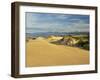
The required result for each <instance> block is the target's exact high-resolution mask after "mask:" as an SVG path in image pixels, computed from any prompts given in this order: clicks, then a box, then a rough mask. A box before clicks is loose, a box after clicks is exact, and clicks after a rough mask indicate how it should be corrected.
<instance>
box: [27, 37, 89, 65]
mask: <svg viewBox="0 0 100 80" xmlns="http://www.w3.org/2000/svg"><path fill="white" fill-rule="evenodd" d="M78 64H89V51H87V50H83V49H80V48H76V47H69V46H64V45H56V44H51V43H49V42H48V41H47V40H44V39H36V40H29V41H28V42H27V43H26V67H37V66H56V65H78Z"/></svg>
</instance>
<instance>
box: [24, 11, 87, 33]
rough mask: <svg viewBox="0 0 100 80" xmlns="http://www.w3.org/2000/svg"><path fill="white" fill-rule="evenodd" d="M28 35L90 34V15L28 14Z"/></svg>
mask: <svg viewBox="0 0 100 80" xmlns="http://www.w3.org/2000/svg"><path fill="white" fill-rule="evenodd" d="M25 16H26V19H25V20H26V33H34V32H89V15H76V14H54V13H34V12H26V14H25Z"/></svg>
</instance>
